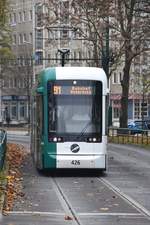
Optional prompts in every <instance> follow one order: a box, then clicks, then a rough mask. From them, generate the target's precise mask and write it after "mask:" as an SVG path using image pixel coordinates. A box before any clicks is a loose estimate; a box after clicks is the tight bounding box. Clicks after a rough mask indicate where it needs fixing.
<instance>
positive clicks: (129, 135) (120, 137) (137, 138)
mask: <svg viewBox="0 0 150 225" xmlns="http://www.w3.org/2000/svg"><path fill="white" fill-rule="evenodd" d="M108 141H109V142H111V143H112V142H113V143H117V144H138V145H145V146H150V130H138V131H136V130H131V129H128V128H114V127H109V130H108Z"/></svg>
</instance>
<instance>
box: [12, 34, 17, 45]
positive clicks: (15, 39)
mask: <svg viewBox="0 0 150 225" xmlns="http://www.w3.org/2000/svg"><path fill="white" fill-rule="evenodd" d="M12 43H13V45H16V44H17V36H16V34H14V35H13V37H12Z"/></svg>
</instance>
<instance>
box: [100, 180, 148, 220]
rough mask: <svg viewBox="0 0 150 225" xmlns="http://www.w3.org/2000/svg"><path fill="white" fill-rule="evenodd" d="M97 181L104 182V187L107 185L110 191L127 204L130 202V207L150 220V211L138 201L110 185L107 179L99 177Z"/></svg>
mask: <svg viewBox="0 0 150 225" xmlns="http://www.w3.org/2000/svg"><path fill="white" fill-rule="evenodd" d="M97 179H98V180H99V181H100V182H102V183H103V184H104V185H106V186H107V187H108V188H109V189H110V190H112V191H114V192H115V193H116V194H117V195H118V196H120V197H121V198H122V199H124V200H125V201H126V202H128V203H129V204H130V205H132V206H133V207H134V208H135V209H137V211H139V212H140V213H141V214H142V215H143V216H146V217H147V218H148V219H149V220H150V211H149V210H147V209H146V208H145V207H143V206H142V205H141V204H139V203H138V202H137V201H135V200H134V199H133V198H131V197H130V196H128V195H126V194H125V193H124V192H122V191H121V190H120V189H119V188H118V187H116V186H115V185H113V184H112V183H110V182H109V181H108V180H107V179H105V178H100V177H97Z"/></svg>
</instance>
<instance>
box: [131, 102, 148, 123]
mask: <svg viewBox="0 0 150 225" xmlns="http://www.w3.org/2000/svg"><path fill="white" fill-rule="evenodd" d="M142 115H143V117H147V116H148V103H147V101H145V102H144V103H143V102H142V101H141V100H136V101H135V102H134V118H135V119H141V118H142Z"/></svg>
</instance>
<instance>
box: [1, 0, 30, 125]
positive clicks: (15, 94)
mask: <svg viewBox="0 0 150 225" xmlns="http://www.w3.org/2000/svg"><path fill="white" fill-rule="evenodd" d="M9 4H10V5H9V7H10V11H9V15H8V17H9V25H10V29H11V36H12V52H13V55H14V56H13V57H12V59H9V60H8V62H7V63H5V67H6V70H5V76H4V77H3V85H2V96H1V100H2V108H1V110H2V121H3V122H4V123H5V119H6V114H7V116H9V117H10V121H11V124H18V123H21V124H22V123H23V124H24V123H27V121H28V119H29V113H28V107H29V94H30V90H29V88H30V86H31V82H32V73H33V71H32V54H33V50H32V49H33V48H32V43H33V26H32V23H33V11H32V8H33V4H32V0H10V1H9Z"/></svg>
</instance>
